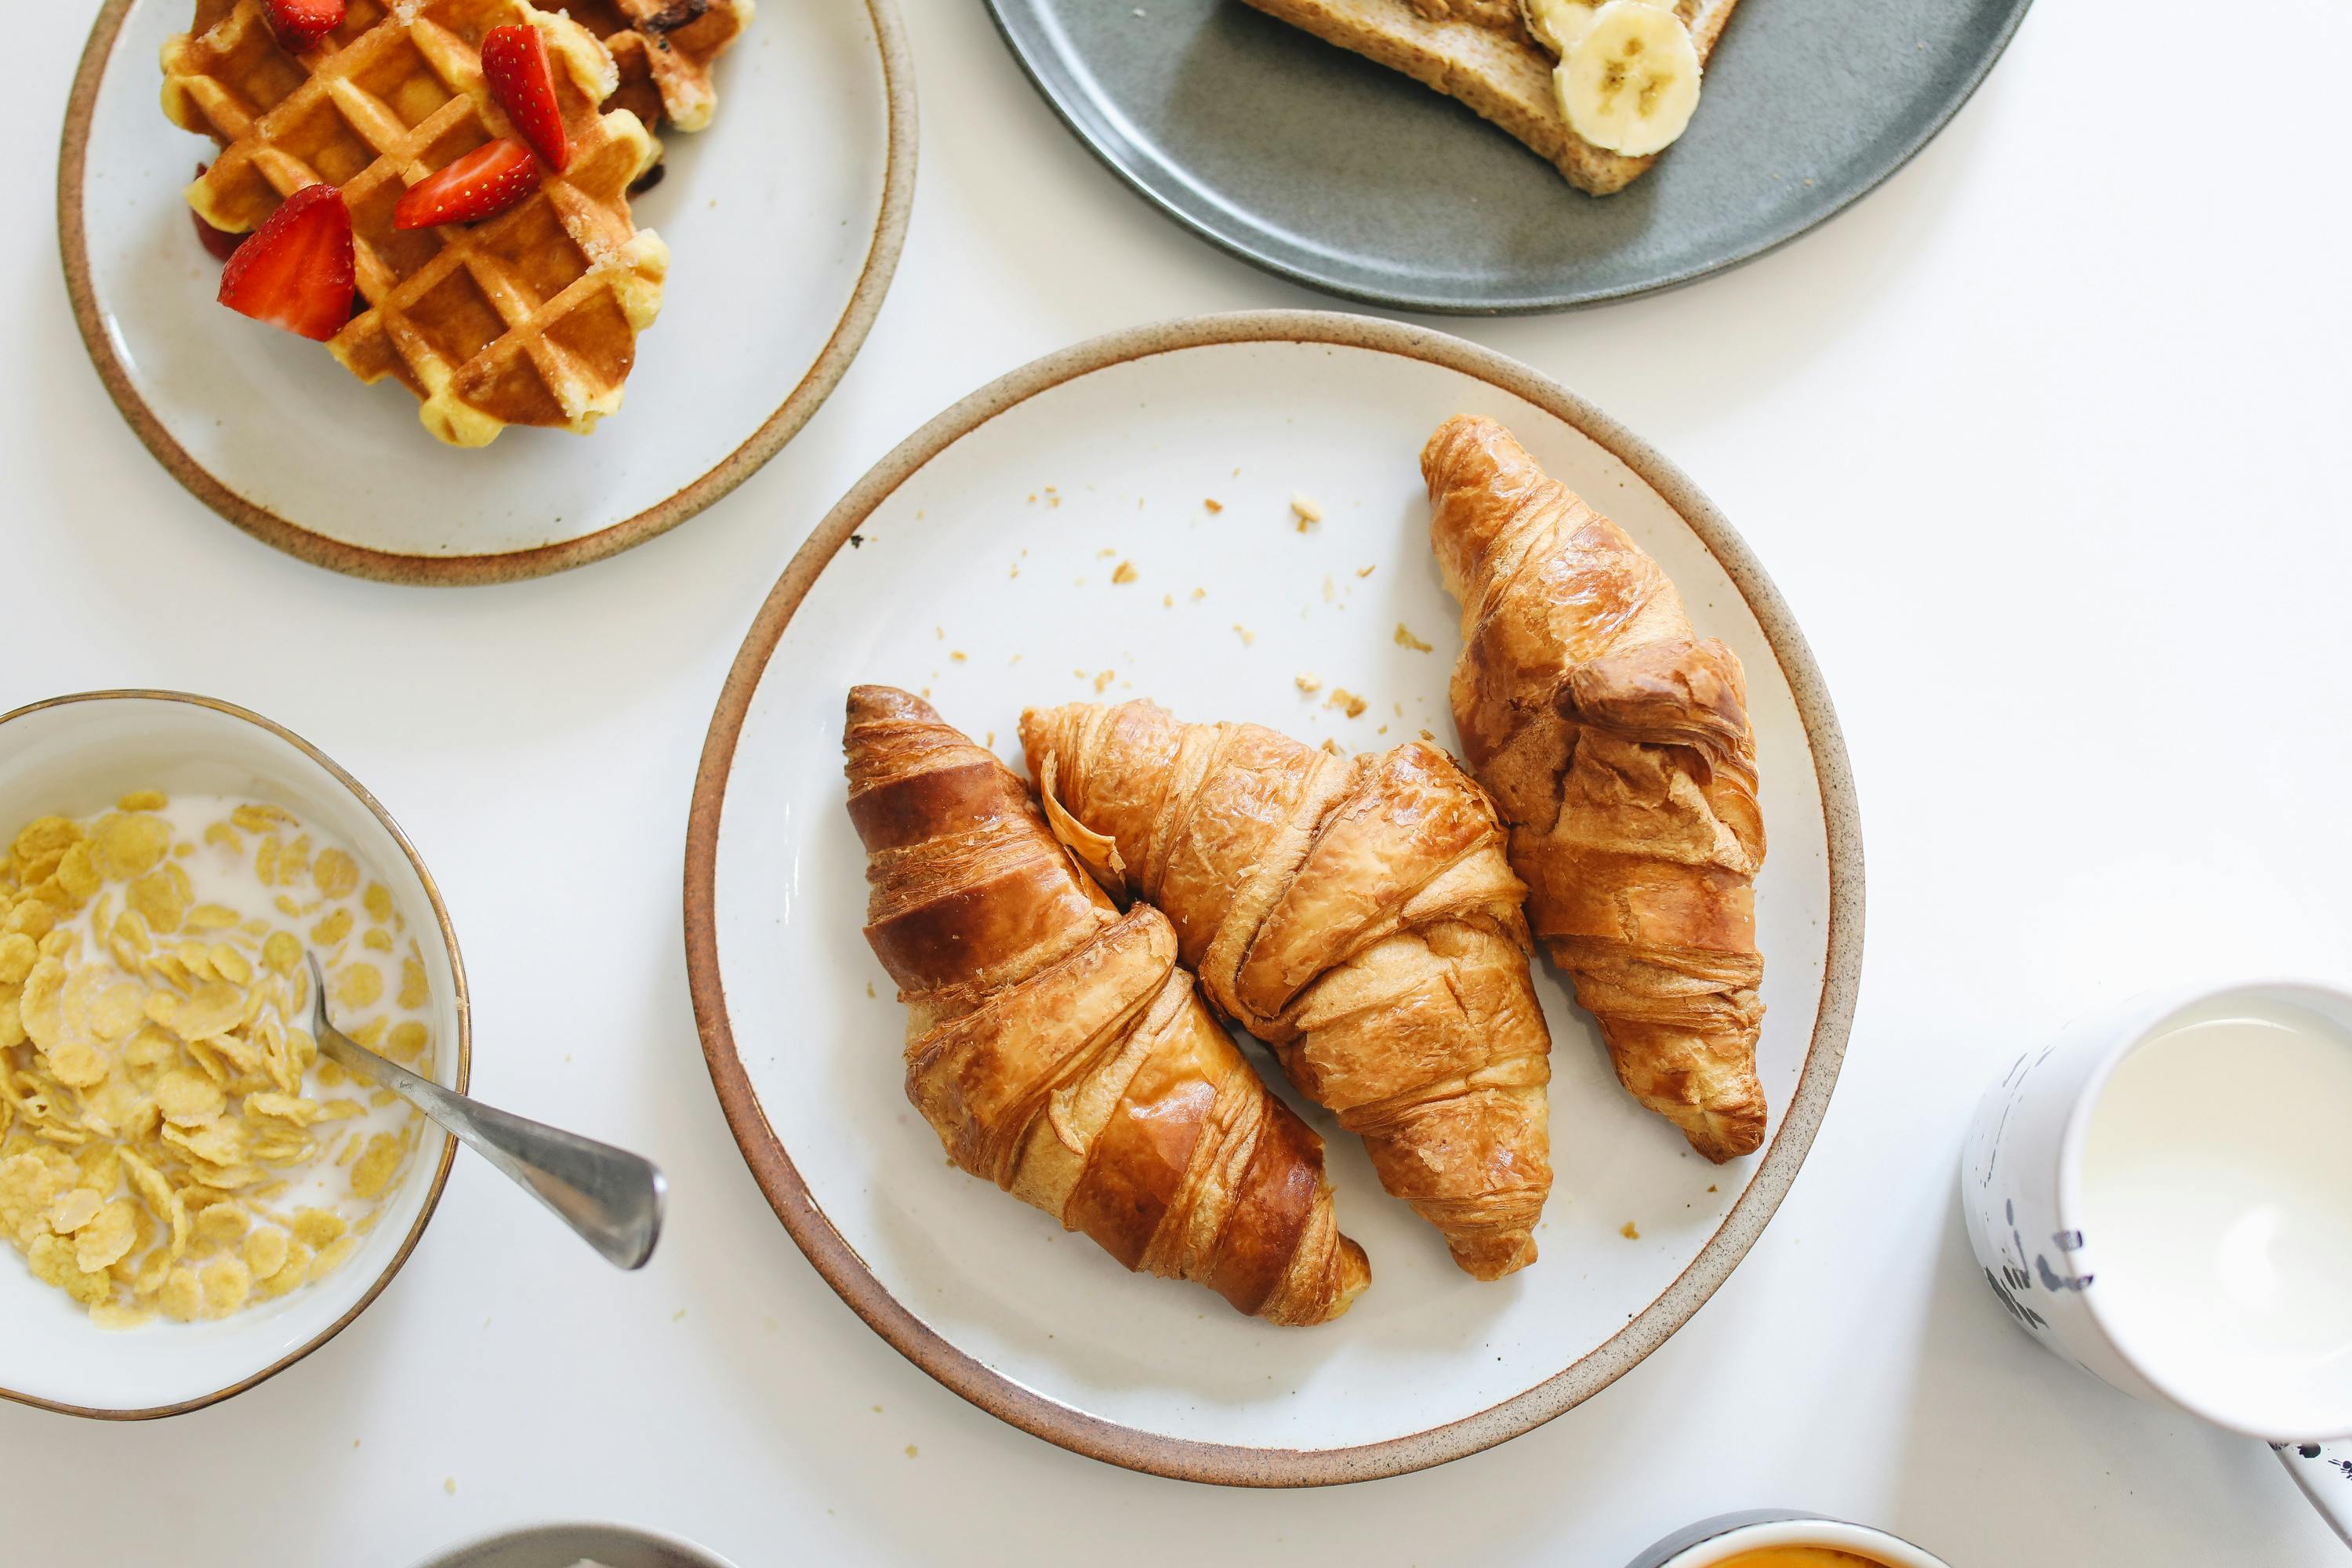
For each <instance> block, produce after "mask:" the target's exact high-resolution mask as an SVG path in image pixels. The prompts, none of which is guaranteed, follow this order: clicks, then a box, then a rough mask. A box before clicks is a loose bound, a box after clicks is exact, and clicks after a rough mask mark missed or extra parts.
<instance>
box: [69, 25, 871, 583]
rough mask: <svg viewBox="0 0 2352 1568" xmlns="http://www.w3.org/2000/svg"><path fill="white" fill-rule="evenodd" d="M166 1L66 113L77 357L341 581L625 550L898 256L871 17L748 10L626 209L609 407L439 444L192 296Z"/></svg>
mask: <svg viewBox="0 0 2352 1568" xmlns="http://www.w3.org/2000/svg"><path fill="white" fill-rule="evenodd" d="M192 14H193V11H192V5H191V0H109V3H108V4H107V5H106V6H105V7H104V9H103V10H101V11H100V14H99V18H98V22H97V25H96V26H94V27H93V29H92V30H91V34H90V41H89V47H88V48H87V49H86V51H85V52H84V54H83V57H82V63H81V69H80V73H79V77H78V78H77V79H76V82H75V86H74V92H73V96H72V98H71V100H70V101H69V103H68V110H67V119H66V131H65V142H64V148H63V153H62V156H61V159H60V163H59V168H58V227H59V231H60V234H61V236H62V238H63V242H64V243H63V248H64V254H65V265H66V279H67V284H68V289H69V291H70V292H71V294H72V296H73V302H74V310H75V315H76V318H77V319H78V321H79V323H80V326H81V331H82V337H83V340H84V342H86V343H87V344H88V346H89V352H90V357H91V359H92V361H93V362H94V363H96V364H97V366H98V369H99V374H100V376H101V377H103V378H104V380H105V381H106V384H107V389H108V391H109V392H110V393H111V394H112V395H113V397H114V400H115V403H116V405H118V406H119V407H120V408H121V410H122V413H123V416H124V417H125V418H126V419H128V420H129V421H130V423H131V427H132V429H133V430H135V431H136V432H137V433H138V435H139V437H140V439H141V440H142V441H144V442H145V443H146V444H147V447H148V448H149V450H151V451H152V452H153V453H154V454H155V457H156V458H157V459H158V460H159V461H161V462H162V463H163V466H164V467H165V468H168V469H169V470H171V472H172V474H173V477H174V478H176V479H179V480H180V482H181V483H183V484H184V485H185V486H187V488H188V489H190V491H192V492H193V493H194V495H195V496H196V497H197V498H198V499H199V500H203V501H204V502H205V504H206V505H208V506H210V507H212V508H213V509H214V510H216V511H218V512H220V513H221V515H222V516H224V517H226V518H227V519H228V520H229V521H232V522H234V523H236V524H237V525H238V526H240V527H242V528H244V529H246V530H247V531H249V532H252V533H254V534H257V535H258V536H259V537H260V538H262V539H264V540H266V541H268V542H270V543H272V544H275V545H277V546H278V548H280V549H283V550H286V551H289V552H291V553H294V554H296V555H299V556H301V557H303V558H304V559H306V560H310V561H315V562H317V563H320V564H321V565H327V566H332V567H335V568H336V569H338V570H341V571H346V572H352V573H355V574H359V575H362V576H373V577H382V578H387V579H391V580H394V581H403V582H417V583H474V582H485V581H497V580H504V579H509V578H514V577H525V576H533V575H538V574H543V573H547V572H553V571H560V570H562V568H564V567H567V566H574V565H578V564H581V563H583V562H587V561H593V560H596V559H599V558H601V557H603V556H605V555H609V554H612V553H614V552H616V551H619V550H624V549H626V548H627V547H628V546H629V545H631V544H635V543H636V542H640V541H642V540H645V539H647V538H650V537H652V536H653V535H654V534H656V533H658V532H660V531H663V530H664V529H667V528H669V527H672V526H674V525H675V524H677V523H678V522H680V521H684V520H685V519H686V518H688V517H690V516H692V515H693V514H694V513H695V512H697V511H698V510H701V509H702V508H703V507H705V506H708V505H709V504H710V502H712V501H714V500H718V499H719V497H720V496H723V495H725V494H726V493H727V492H728V491H729V490H730V489H733V488H734V487H735V486H736V485H737V484H740V482H741V481H742V480H743V479H745V478H746V477H748V476H749V475H750V474H751V473H752V472H754V471H755V470H756V469H757V468H759V466H760V465H761V463H763V462H765V461H766V460H767V459H768V458H770V457H772V456H773V455H774V454H775V452H776V450H777V449H778V448H779V447H782V445H783V443H784V442H785V441H786V440H787V439H789V438H790V437H792V436H793V433H794V432H796V431H797V430H799V428H800V427H801V426H802V425H803V424H805V423H806V422H807V420H808V417H809V416H810V415H812V414H814V412H815V411H816V408H817V405H819V404H821V403H823V402H824V397H825V395H826V394H827V393H829V392H831V391H832V389H833V386H834V384H835V382H836V381H838V380H839V379H840V376H841V374H842V372H843V371H844V370H845V369H846V368H847V367H848V363H849V361H850V359H851V358H852V357H853V356H854V355H855V354H856V352H857V348H858V345H859V344H860V343H861V342H863V341H864V340H865V336H866V327H867V326H868V324H869V323H870V322H871V321H872V320H873V317H874V313H875V311H876V310H878V309H879V308H880V305H881V301H882V296H883V293H884V291H885V290H886V289H887V288H888V286H889V279H890V273H891V270H892V268H894V267H895V266H896V265H897V261H898V248H899V244H900V241H901V239H902V238H903V237H904V235H905V230H906V219H907V213H908V205H909V204H910V202H911V200H912V195H913V184H914V144H915V143H914V138H915V124H914V121H915V111H914V85H913V71H912V68H911V67H910V65H909V63H908V58H907V53H906V45H905V40H904V37H903V35H902V32H901V28H900V24H899V21H898V11H897V8H896V5H895V0H790V3H787V4H775V5H767V6H764V7H762V8H761V9H760V10H759V12H758V13H757V15H756V16H755V17H754V19H753V21H752V24H751V27H750V28H749V29H748V30H747V31H746V32H745V33H744V35H743V37H741V38H740V39H739V40H738V41H737V43H736V45H735V47H734V48H733V49H732V50H731V51H730V53H728V54H727V55H726V56H725V57H724V58H722V59H721V60H720V61H719V67H718V70H717V73H716V79H717V85H718V89H719V110H718V112H717V114H716V116H715V117H714V118H713V120H712V121H711V124H710V126H709V129H708V130H705V131H702V132H695V133H692V134H688V133H686V132H677V131H671V132H667V134H665V135H664V136H663V137H662V141H663V143H664V145H665V147H666V148H667V169H668V172H667V175H666V176H665V178H664V179H663V180H662V182H661V184H658V185H656V186H655V187H654V188H653V189H652V190H650V191H647V192H646V193H645V194H644V195H640V196H639V197H637V198H636V200H635V204H634V207H635V216H636V219H637V223H638V225H639V226H641V227H645V228H650V229H654V230H656V231H657V232H658V233H659V234H660V235H661V237H663V238H664V239H665V240H667V242H668V245H669V248H670V271H669V281H668V285H667V289H666V290H665V293H664V296H663V302H662V311H661V316H660V318H659V319H658V320H657V321H656V322H655V323H654V325H653V327H652V329H651V330H650V331H647V332H646V334H645V335H644V337H643V338H642V339H641V340H640V342H639V343H638V345H637V363H636V366H635V370H634V371H633V372H632V373H631V374H630V376H629V383H628V392H627V399H626V402H625V405H624V406H623V408H622V409H621V411H620V412H619V413H617V414H615V415H614V416H611V417H610V418H608V419H606V420H605V421H604V423H603V424H602V425H601V426H598V428H597V429H596V431H595V432H594V433H593V435H591V436H588V437H577V436H573V435H571V434H569V433H568V432H564V431H560V430H531V429H516V430H509V431H507V432H506V433H505V434H504V435H502V436H500V437H499V439H498V440H497V441H496V442H494V443H493V444H492V445H491V446H489V447H487V448H484V449H481V450H476V451H461V450H457V449H455V448H452V447H444V446H443V445H442V444H441V443H439V442H438V441H436V440H435V439H434V438H433V437H431V436H430V435H429V434H427V433H426V431H425V427H424V426H423V425H422V424H421V423H420V422H419V421H418V419H417V407H416V401H415V398H413V397H411V396H410V395H408V394H407V393H406V392H405V391H404V390H403V389H402V388H400V387H399V386H398V385H397V384H393V383H391V382H388V381H387V382H385V383H383V384H378V385H375V386H372V387H371V386H364V385H362V384H360V382H359V381H358V380H357V378H355V377H354V376H352V374H351V373H350V372H348V371H346V370H345V369H343V367H342V366H341V364H339V363H336V361H335V360H334V358H333V356H331V354H329V353H326V352H325V350H324V349H323V348H321V347H320V345H318V344H315V343H310V342H303V341H302V340H300V339H299V338H296V337H293V336H291V335H290V334H288V333H284V332H278V331H270V330H269V329H268V328H266V327H260V326H257V325H256V324H255V323H253V322H251V321H246V320H244V319H243V318H241V317H239V316H237V315H236V314H235V313H233V312H231V311H228V310H223V309H221V308H220V306H219V305H218V304H217V303H215V300H214V298H213V296H214V292H215V289H217V288H218V286H219V279H220V267H219V264H218V263H217V262H215V261H214V260H213V259H212V258H210V257H209V256H207V255H206V254H205V251H204V249H203V248H202V247H200V246H199V245H198V244H197V243H196V239H195V236H194V231H193V230H192V228H191V227H190V224H189V216H188V209H187V203H186V202H185V200H184V199H183V197H182V195H181V191H182V188H183V187H184V186H185V185H186V184H187V182H188V180H189V179H190V177H191V176H192V175H193V174H194V170H195V167H196V165H197V163H200V162H204V161H208V160H209V159H210V158H211V157H212V156H213V154H214V152H215V148H214V145H213V143H212V142H211V141H210V140H209V139H208V138H205V137H202V136H197V135H192V134H191V133H189V132H185V131H182V130H180V129H179V128H178V127H176V126H174V125H173V124H172V123H171V122H170V121H167V120H165V119H164V118H163V111H162V110H160V109H159V108H158V107H157V106H156V103H157V95H158V93H159V92H160V90H161V87H162V77H161V75H160V74H159V72H158V68H157V66H156V59H157V58H158V55H159V53H160V51H161V50H162V48H163V42H164V40H165V39H166V38H168V37H171V36H172V35H173V34H174V33H177V32H180V31H183V30H184V29H185V28H186V26H188V22H189V18H190V16H192Z"/></svg>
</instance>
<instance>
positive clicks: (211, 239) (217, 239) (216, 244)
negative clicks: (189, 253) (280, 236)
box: [188, 163, 253, 261]
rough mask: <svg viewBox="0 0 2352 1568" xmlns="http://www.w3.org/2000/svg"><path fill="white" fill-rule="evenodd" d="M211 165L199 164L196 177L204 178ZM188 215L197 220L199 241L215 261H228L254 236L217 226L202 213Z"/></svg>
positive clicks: (197, 237)
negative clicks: (237, 248) (238, 248)
mask: <svg viewBox="0 0 2352 1568" xmlns="http://www.w3.org/2000/svg"><path fill="white" fill-rule="evenodd" d="M210 166H211V165H209V164H206V163H199V164H197V165H196V178H198V179H199V180H201V179H203V178H204V177H205V169H207V168H209V167H210ZM188 216H190V217H192V218H194V220H195V223H196V239H197V241H198V242H199V243H201V244H202V245H203V246H204V247H205V251H206V252H207V253H208V254H210V256H211V257H212V258H213V259H214V260H215V261H226V260H227V259H228V258H230V257H232V256H235V255H236V247H238V246H240V245H243V244H244V243H245V242H246V241H247V240H248V239H251V238H252V237H253V236H252V235H250V234H235V233H232V232H230V231H229V230H227V229H225V228H215V227H214V226H212V225H210V224H208V223H206V222H205V219H204V215H203V214H202V213H190V214H189V215H188Z"/></svg>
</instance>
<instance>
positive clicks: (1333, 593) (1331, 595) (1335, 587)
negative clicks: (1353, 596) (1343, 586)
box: [1323, 572, 1339, 605]
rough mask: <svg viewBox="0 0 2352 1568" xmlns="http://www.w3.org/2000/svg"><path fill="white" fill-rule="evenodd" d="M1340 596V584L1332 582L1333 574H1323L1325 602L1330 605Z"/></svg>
mask: <svg viewBox="0 0 2352 1568" xmlns="http://www.w3.org/2000/svg"><path fill="white" fill-rule="evenodd" d="M1338 597H1339V584H1336V583H1334V582H1332V581H1331V574H1329V573H1328V572H1327V573H1325V574H1323V602H1324V603H1325V604H1327V605H1328V604H1329V603H1330V602H1331V601H1332V600H1334V599H1336V598H1338Z"/></svg>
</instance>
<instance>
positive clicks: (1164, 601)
mask: <svg viewBox="0 0 2352 1568" xmlns="http://www.w3.org/2000/svg"><path fill="white" fill-rule="evenodd" d="M1175 607H1176V595H1173V594H1162V595H1160V608H1162V609H1166V610H1172V609H1174V608H1175Z"/></svg>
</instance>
